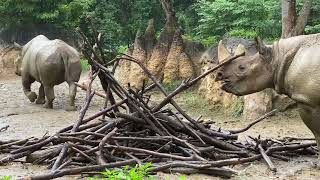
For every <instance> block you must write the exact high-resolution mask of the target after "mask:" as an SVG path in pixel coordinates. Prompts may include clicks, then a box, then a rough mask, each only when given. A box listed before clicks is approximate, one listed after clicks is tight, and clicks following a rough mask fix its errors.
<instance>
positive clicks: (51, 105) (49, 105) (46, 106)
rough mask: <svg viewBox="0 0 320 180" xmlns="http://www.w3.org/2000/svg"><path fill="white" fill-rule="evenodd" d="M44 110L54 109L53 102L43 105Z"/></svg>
mask: <svg viewBox="0 0 320 180" xmlns="http://www.w3.org/2000/svg"><path fill="white" fill-rule="evenodd" d="M43 107H44V108H47V109H53V104H52V102H51V103H50V102H46V103H45V104H44V105H43Z"/></svg>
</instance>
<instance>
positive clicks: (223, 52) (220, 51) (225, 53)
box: [218, 40, 231, 63]
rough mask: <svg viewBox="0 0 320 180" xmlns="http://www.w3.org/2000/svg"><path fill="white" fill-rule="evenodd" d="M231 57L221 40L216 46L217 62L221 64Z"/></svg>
mask: <svg viewBox="0 0 320 180" xmlns="http://www.w3.org/2000/svg"><path fill="white" fill-rule="evenodd" d="M229 56H231V54H230V52H229V51H228V50H227V48H226V47H225V46H224V45H223V44H222V40H220V42H219V45H218V62H219V63H221V61H223V60H224V59H226V58H227V57H229Z"/></svg>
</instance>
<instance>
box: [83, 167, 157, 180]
mask: <svg viewBox="0 0 320 180" xmlns="http://www.w3.org/2000/svg"><path fill="white" fill-rule="evenodd" d="M151 169H152V164H151V163H147V164H145V165H142V166H138V165H136V166H135V167H134V168H131V169H130V168H129V166H125V167H123V168H122V169H119V170H115V169H113V170H109V169H106V170H105V171H104V172H101V175H102V177H101V178H97V177H91V178H89V180H120V179H124V180H143V179H150V178H151V179H152V176H151V175H150V171H151Z"/></svg>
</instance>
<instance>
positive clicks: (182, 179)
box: [179, 176, 187, 180]
mask: <svg viewBox="0 0 320 180" xmlns="http://www.w3.org/2000/svg"><path fill="white" fill-rule="evenodd" d="M179 180H187V178H186V176H180V177H179Z"/></svg>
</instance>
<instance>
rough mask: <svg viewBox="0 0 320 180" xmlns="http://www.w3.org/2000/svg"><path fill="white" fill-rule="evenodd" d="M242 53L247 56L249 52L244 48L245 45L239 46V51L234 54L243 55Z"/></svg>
mask: <svg viewBox="0 0 320 180" xmlns="http://www.w3.org/2000/svg"><path fill="white" fill-rule="evenodd" d="M242 53H245V54H247V50H246V48H245V47H244V45H243V44H239V45H238V47H237V49H236V50H235V52H234V55H239V54H242Z"/></svg>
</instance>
